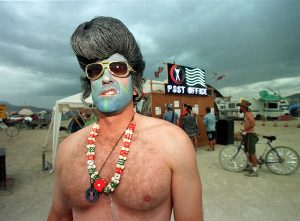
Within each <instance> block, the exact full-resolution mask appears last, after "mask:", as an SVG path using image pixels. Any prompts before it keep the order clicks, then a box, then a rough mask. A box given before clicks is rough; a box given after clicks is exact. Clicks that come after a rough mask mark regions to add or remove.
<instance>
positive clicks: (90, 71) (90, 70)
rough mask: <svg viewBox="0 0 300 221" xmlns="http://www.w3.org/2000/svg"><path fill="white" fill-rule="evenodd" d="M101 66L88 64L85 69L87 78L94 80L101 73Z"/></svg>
mask: <svg viewBox="0 0 300 221" xmlns="http://www.w3.org/2000/svg"><path fill="white" fill-rule="evenodd" d="M102 69H103V67H102V65H101V64H90V65H88V66H87V67H86V74H87V77H88V78H90V79H94V78H97V77H99V75H100V74H101V72H102Z"/></svg>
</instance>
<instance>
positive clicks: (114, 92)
mask: <svg viewBox="0 0 300 221" xmlns="http://www.w3.org/2000/svg"><path fill="white" fill-rule="evenodd" d="M115 94H116V90H114V89H109V90H105V91H103V92H102V93H101V96H113V95H115Z"/></svg>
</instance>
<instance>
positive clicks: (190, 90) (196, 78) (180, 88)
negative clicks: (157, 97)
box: [165, 64, 207, 96]
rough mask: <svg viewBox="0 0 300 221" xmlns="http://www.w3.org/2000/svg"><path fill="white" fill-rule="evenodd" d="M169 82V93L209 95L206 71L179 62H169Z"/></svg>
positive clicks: (167, 86)
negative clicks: (178, 63)
mask: <svg viewBox="0 0 300 221" xmlns="http://www.w3.org/2000/svg"><path fill="white" fill-rule="evenodd" d="M167 73H168V84H166V85H165V93H167V94H187V95H198V96H207V87H206V84H205V71H204V70H202V69H200V68H191V67H186V66H182V65H177V64H167Z"/></svg>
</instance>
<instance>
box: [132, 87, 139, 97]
mask: <svg viewBox="0 0 300 221" xmlns="http://www.w3.org/2000/svg"><path fill="white" fill-rule="evenodd" d="M138 94H139V93H138V90H137V88H136V87H133V96H137V95H138Z"/></svg>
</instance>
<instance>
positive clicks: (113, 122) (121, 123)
mask: <svg viewBox="0 0 300 221" xmlns="http://www.w3.org/2000/svg"><path fill="white" fill-rule="evenodd" d="M134 114H135V112H134V109H133V104H131V105H128V106H127V107H126V108H125V109H124V110H123V111H121V112H120V113H118V114H114V115H112V114H110V115H108V114H105V113H101V112H100V113H99V124H100V127H101V132H102V133H109V134H113V133H118V132H119V131H120V130H123V129H124V128H126V127H127V126H128V124H129V123H130V122H131V121H132V118H133V116H134Z"/></svg>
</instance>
